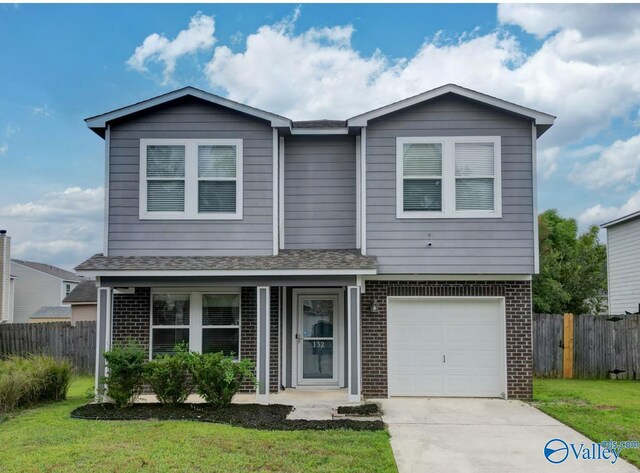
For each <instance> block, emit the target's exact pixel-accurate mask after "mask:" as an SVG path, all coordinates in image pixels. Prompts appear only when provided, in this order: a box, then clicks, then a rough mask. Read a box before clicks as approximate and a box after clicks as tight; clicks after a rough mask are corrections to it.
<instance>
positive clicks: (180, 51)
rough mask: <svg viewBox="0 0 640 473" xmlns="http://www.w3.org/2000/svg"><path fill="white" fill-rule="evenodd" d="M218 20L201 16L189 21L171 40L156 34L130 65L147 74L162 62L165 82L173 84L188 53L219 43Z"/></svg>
mask: <svg viewBox="0 0 640 473" xmlns="http://www.w3.org/2000/svg"><path fill="white" fill-rule="evenodd" d="M214 32H215V21H214V19H213V17H211V16H207V15H203V14H202V13H197V14H196V15H195V16H193V17H192V18H191V20H190V21H189V27H188V28H187V29H186V30H182V31H180V32H179V33H178V35H177V36H176V37H175V38H174V39H172V40H169V39H168V38H167V37H166V36H164V35H162V34H158V33H153V34H151V35H149V36H147V37H146V38H145V39H144V41H143V42H142V44H141V45H140V46H138V47H137V48H136V50H135V52H134V53H133V55H132V56H131V57H130V58H129V60H128V61H127V64H128V65H129V66H130V67H131V68H132V69H134V70H137V71H147V65H148V64H149V63H151V62H156V63H162V64H163V65H164V69H163V83H164V84H167V83H169V82H171V80H172V78H173V73H174V71H175V69H176V64H177V61H178V59H180V58H181V57H182V56H185V55H188V54H194V53H197V52H199V51H203V50H207V49H209V48H210V47H211V46H213V45H214V43H215V41H216V40H215V38H214Z"/></svg>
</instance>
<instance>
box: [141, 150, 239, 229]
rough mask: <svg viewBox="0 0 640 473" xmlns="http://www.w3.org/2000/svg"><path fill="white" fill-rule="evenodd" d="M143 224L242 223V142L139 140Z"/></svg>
mask: <svg viewBox="0 0 640 473" xmlns="http://www.w3.org/2000/svg"><path fill="white" fill-rule="evenodd" d="M140 171H141V172H140V218H141V219H229V220H232V219H241V218H242V140H178V139H157V140H154V139H143V140H140Z"/></svg>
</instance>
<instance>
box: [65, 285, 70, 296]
mask: <svg viewBox="0 0 640 473" xmlns="http://www.w3.org/2000/svg"><path fill="white" fill-rule="evenodd" d="M70 293H71V284H65V285H64V295H65V297H66V296H68V295H69V294H70Z"/></svg>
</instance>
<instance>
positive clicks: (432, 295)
mask: <svg viewBox="0 0 640 473" xmlns="http://www.w3.org/2000/svg"><path fill="white" fill-rule="evenodd" d="M553 122H554V117H553V116H551V115H548V114H545V113H541V112H538V111H535V110H532V109H529V108H525V107H522V106H519V105H515V104H513V103H509V102H506V101H504V100H500V99H497V98H494V97H490V96H488V95H485V94H481V93H478V92H475V91H472V90H469V89H465V88H462V87H459V86H456V85H446V86H443V87H440V88H437V89H434V90H431V91H429V92H425V93H423V94H420V95H417V96H415V97H411V98H408V99H406V100H402V101H400V102H397V103H394V104H391V105H388V106H385V107H382V108H378V109H375V110H372V111H370V112H367V113H364V114H362V115H358V116H356V117H353V118H350V119H348V120H320V121H306V122H294V121H291V120H290V119H288V118H285V117H282V116H278V115H275V114H273V113H269V112H265V111H262V110H258V109H255V108H252V107H249V106H247V105H243V104H240V103H236V102H233V101H230V100H227V99H224V98H221V97H218V96H216V95H213V94H209V93H206V92H203V91H201V90H198V89H194V88H191V87H187V88H184V89H180V90H177V91H174V92H170V93H168V94H165V95H161V96H159V97H155V98H152V99H150V100H146V101H143V102H140V103H137V104H134V105H130V106H127V107H123V108H119V109H117V110H114V111H112V112H108V113H105V114H102V115H98V116H95V117H92V118H89V119H87V124H88V126H89V128H91V129H92V130H93V131H94V132H95V133H97V134H98V135H100V136H101V137H103V138H104V139H105V145H106V146H105V154H106V166H107V167H106V169H107V175H106V197H105V201H106V203H105V204H106V214H105V215H106V217H105V218H106V220H105V245H104V252H103V254H98V255H95V256H93V257H92V258H90V259H88V260H87V261H85V262H84V263H82V264H80V265H79V266H78V267H77V268H76V270H77V271H78V272H79V273H80V274H83V275H86V276H90V277H96V278H99V282H98V327H97V332H98V334H99V339H98V350H99V354H101V353H103V352H104V350H105V349H109V348H110V347H111V346H112V345H113V344H115V343H121V342H125V341H127V340H128V339H134V340H137V341H138V342H139V343H141V344H142V345H144V346H145V347H147V348H148V350H149V356H150V357H153V356H154V355H157V354H161V353H166V352H169V351H171V350H172V348H173V346H174V344H175V343H177V342H182V341H186V342H188V343H189V346H190V349H191V350H195V351H202V352H211V351H221V350H222V351H224V352H226V353H235V354H236V356H239V357H240V358H248V359H252V360H255V361H256V370H257V378H258V382H259V384H258V388H257V390H256V395H257V399H258V400H259V401H260V402H268V400H269V395H270V393H271V394H273V393H277V392H278V391H279V390H281V389H283V388H284V389H289V388H306V389H309V388H322V389H330V388H333V389H338V388H346V392H347V393H348V396H347V398H348V399H349V400H359V399H361V398H362V397H363V396H364V397H368V398H379V397H387V396H482V397H509V398H530V397H531V394H532V348H531V275H532V274H534V273H536V272H537V271H538V248H537V241H538V238H537V210H536V178H535V176H536V164H535V157H536V140H537V138H538V137H539V136H540V135H542V134H543V133H544V132H545V131H546V130H547V129H548V128H549V127H550V126H551V125H552V124H553ZM104 368H105V365H104V357H103V356H98V360H97V367H96V371H97V376H98V377H99V376H101V375H103V374H104Z"/></svg>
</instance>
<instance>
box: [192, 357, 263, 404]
mask: <svg viewBox="0 0 640 473" xmlns="http://www.w3.org/2000/svg"><path fill="white" fill-rule="evenodd" d="M191 357H192V358H191V374H192V375H193V381H194V384H195V387H196V391H197V392H198V394H200V395H201V396H202V397H203V398H204V399H205V400H206V401H207V402H208V403H210V404H211V405H213V406H216V407H223V406H227V405H229V404H230V403H231V399H232V398H233V395H234V394H235V393H237V392H238V390H239V389H240V385H241V384H242V381H243V380H245V379H247V378H248V379H250V380H251V381H252V382H253V383H254V384H255V382H256V379H255V377H254V376H253V366H254V365H253V362H251V361H250V360H242V361H239V362H237V361H235V360H234V359H233V358H232V357H230V356H225V355H224V354H223V353H206V354H204V355H203V354H198V353H192V354H191Z"/></svg>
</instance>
